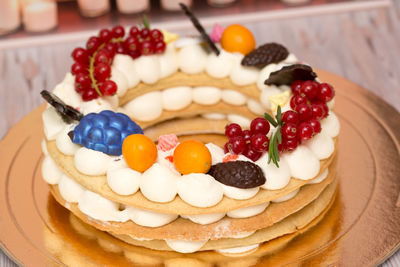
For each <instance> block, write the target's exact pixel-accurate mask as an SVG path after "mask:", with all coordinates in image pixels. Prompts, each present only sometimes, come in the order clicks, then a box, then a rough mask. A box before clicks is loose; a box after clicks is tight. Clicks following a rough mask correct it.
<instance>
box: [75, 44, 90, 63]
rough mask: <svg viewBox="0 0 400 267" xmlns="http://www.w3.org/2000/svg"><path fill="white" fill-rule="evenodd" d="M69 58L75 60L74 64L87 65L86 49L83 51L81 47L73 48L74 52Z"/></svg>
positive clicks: (87, 55)
mask: <svg viewBox="0 0 400 267" xmlns="http://www.w3.org/2000/svg"><path fill="white" fill-rule="evenodd" d="M71 56H72V58H73V59H74V60H75V62H79V63H82V64H85V65H87V64H89V54H88V52H87V51H86V49H83V48H82V47H77V48H75V49H74V51H72V54H71Z"/></svg>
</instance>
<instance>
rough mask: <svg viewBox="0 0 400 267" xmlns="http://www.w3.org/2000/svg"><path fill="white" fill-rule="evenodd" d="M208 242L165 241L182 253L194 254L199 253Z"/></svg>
mask: <svg viewBox="0 0 400 267" xmlns="http://www.w3.org/2000/svg"><path fill="white" fill-rule="evenodd" d="M207 241H208V240H204V241H185V240H171V239H165V242H166V243H167V245H168V246H169V247H170V248H172V249H173V250H175V251H177V252H180V253H193V252H196V251H198V250H199V249H200V248H201V247H202V246H204V244H205V243H207Z"/></svg>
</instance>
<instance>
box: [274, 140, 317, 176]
mask: <svg viewBox="0 0 400 267" xmlns="http://www.w3.org/2000/svg"><path fill="white" fill-rule="evenodd" d="M281 158H285V160H286V161H287V163H288V165H289V168H290V173H291V176H292V177H294V178H297V179H301V180H309V179H311V178H314V177H315V176H316V175H317V174H318V172H319V169H320V163H319V160H318V158H317V156H316V155H315V154H314V153H313V152H312V151H311V150H310V149H309V148H308V147H307V146H305V145H300V146H298V147H297V148H296V149H295V150H294V151H292V152H290V153H285V154H283V155H282V157H281Z"/></svg>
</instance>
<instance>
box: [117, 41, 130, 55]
mask: <svg viewBox="0 0 400 267" xmlns="http://www.w3.org/2000/svg"><path fill="white" fill-rule="evenodd" d="M115 52H116V53H117V54H127V53H128V51H127V50H126V48H125V45H124V43H122V42H121V43H117V47H116V49H115Z"/></svg>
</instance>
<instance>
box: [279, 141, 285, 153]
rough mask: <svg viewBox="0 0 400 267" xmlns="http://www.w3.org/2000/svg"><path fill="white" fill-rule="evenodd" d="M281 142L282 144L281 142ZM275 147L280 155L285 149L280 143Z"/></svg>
mask: <svg viewBox="0 0 400 267" xmlns="http://www.w3.org/2000/svg"><path fill="white" fill-rule="evenodd" d="M277 142H278V141H277ZM282 142H283V140H282ZM277 146H278V152H279V153H281V152H282V151H283V150H285V147H284V146H283V143H280V144H279V143H278V145H277Z"/></svg>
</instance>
